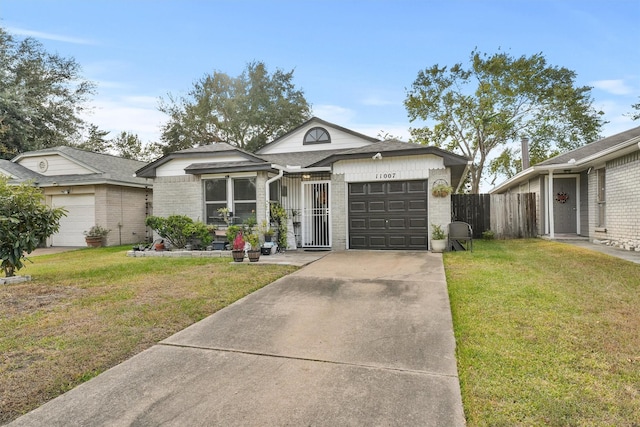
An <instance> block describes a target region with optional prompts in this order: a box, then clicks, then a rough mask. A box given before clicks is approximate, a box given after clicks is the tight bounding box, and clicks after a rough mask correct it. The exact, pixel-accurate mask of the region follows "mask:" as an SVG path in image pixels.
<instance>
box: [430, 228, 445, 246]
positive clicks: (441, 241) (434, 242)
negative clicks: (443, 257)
mask: <svg viewBox="0 0 640 427" xmlns="http://www.w3.org/2000/svg"><path fill="white" fill-rule="evenodd" d="M446 237H447V236H446V235H445V234H444V231H443V230H442V227H441V226H439V225H437V224H431V251H432V252H444V249H445V248H446V247H447V239H446Z"/></svg>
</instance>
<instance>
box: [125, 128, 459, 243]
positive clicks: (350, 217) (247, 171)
mask: <svg viewBox="0 0 640 427" xmlns="http://www.w3.org/2000/svg"><path fill="white" fill-rule="evenodd" d="M467 167H468V161H467V159H466V158H464V157H461V156H459V155H456V154H453V153H450V152H447V151H444V150H441V149H439V148H435V147H428V146H423V145H417V144H412V143H407V142H400V141H395V140H394V141H380V140H378V139H375V138H371V137H369V136H366V135H363V134H360V133H357V132H354V131H351V130H349V129H345V128H343V127H341V126H338V125H335V124H332V123H329V122H326V121H324V120H321V119H318V118H315V117H314V118H312V119H310V120H309V121H307V122H305V123H304V124H302V125H300V126H298V127H297V128H295V129H293V130H292V131H290V132H288V133H287V134H285V135H283V136H282V137H280V138H278V139H276V140H274V141H272V142H270V143H269V144H267V145H266V146H265V147H263V148H262V149H260V150H259V151H258V152H257V153H249V152H246V151H243V150H241V149H239V148H237V147H234V146H232V145H229V144H226V143H217V144H213V145H205V146H201V147H197V148H190V149H186V150H182V151H178V152H175V153H171V154H169V155H166V156H164V157H162V158H160V159H158V160H156V161H155V162H153V163H150V164H149V165H147V166H145V167H143V168H141V169H140V170H138V171H137V173H136V174H137V176H138V177H142V178H148V179H153V186H154V187H153V188H154V191H153V204H154V215H158V216H164V217H166V216H169V215H173V214H181V215H187V216H189V217H191V218H192V219H194V220H201V221H203V222H206V223H209V224H220V215H219V213H218V209H219V208H228V209H229V211H231V212H232V216H233V217H234V220H235V221H236V222H242V221H243V220H245V219H247V218H248V217H249V216H252V215H255V216H256V219H257V221H258V223H261V222H262V220H265V219H267V216H268V214H269V213H268V212H269V210H268V206H269V202H270V201H276V202H279V203H280V204H281V205H282V207H284V208H285V209H286V211H287V213H288V216H289V218H290V223H289V227H288V228H289V230H290V236H291V238H289V239H288V243H289V247H290V248H304V249H336V250H340V249H423V250H426V249H428V245H429V240H430V239H429V233H430V224H431V223H436V224H440V225H443V226H444V225H446V224H448V223H449V222H450V219H451V207H450V203H451V202H450V197H449V196H447V197H434V196H433V195H432V194H431V191H429V189H430V187H431V185H432V184H433V183H435V182H436V181H438V182H446V183H447V184H449V185H451V186H453V187H454V188H455V187H457V186H458V185H459V184H460V180H461V177H462V176H463V173H464V172H465V168H467Z"/></svg>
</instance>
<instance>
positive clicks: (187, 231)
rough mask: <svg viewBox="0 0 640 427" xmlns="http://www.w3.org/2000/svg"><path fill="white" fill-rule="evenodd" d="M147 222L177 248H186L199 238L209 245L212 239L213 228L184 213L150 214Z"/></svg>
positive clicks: (204, 244) (202, 242)
mask: <svg viewBox="0 0 640 427" xmlns="http://www.w3.org/2000/svg"><path fill="white" fill-rule="evenodd" d="M145 224H146V225H147V227H151V228H152V229H153V230H154V231H155V232H156V233H158V235H159V236H160V237H162V238H163V239H166V240H168V241H169V243H170V244H171V245H172V246H174V247H175V248H177V249H182V248H184V247H185V246H186V245H187V243H189V240H192V239H199V240H200V242H201V244H202V245H203V246H207V245H209V244H210V243H211V240H212V237H211V230H210V229H209V227H208V226H207V225H206V224H205V223H203V222H202V221H194V220H192V219H191V218H189V217H188V216H184V215H171V216H169V217H167V218H163V217H159V216H149V217H147V219H146V220H145Z"/></svg>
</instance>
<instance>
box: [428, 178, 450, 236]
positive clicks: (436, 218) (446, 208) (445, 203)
mask: <svg viewBox="0 0 640 427" xmlns="http://www.w3.org/2000/svg"><path fill="white" fill-rule="evenodd" d="M438 179H444V180H445V181H447V182H451V171H450V170H449V169H430V170H429V181H428V183H427V184H428V186H429V187H428V190H429V191H428V196H427V198H428V211H427V215H428V220H429V248H431V232H432V231H433V230H432V227H431V224H437V225H440V226H441V227H442V229H443V230H444V231H445V233H446V232H447V225H448V224H449V223H450V222H451V195H448V196H447V197H435V196H433V194H431V191H430V190H431V186H432V185H433V183H434V182H435V181H436V180H438Z"/></svg>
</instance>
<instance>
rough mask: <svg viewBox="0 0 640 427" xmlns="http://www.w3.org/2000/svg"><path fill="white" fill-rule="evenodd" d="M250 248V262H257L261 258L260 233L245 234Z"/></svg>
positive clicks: (248, 252) (248, 251) (248, 254)
mask: <svg viewBox="0 0 640 427" xmlns="http://www.w3.org/2000/svg"><path fill="white" fill-rule="evenodd" d="M245 239H246V240H247V243H248V244H249V248H248V250H247V256H248V257H249V261H250V262H257V261H258V260H259V259H260V236H258V233H250V234H247V235H246V236H245Z"/></svg>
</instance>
